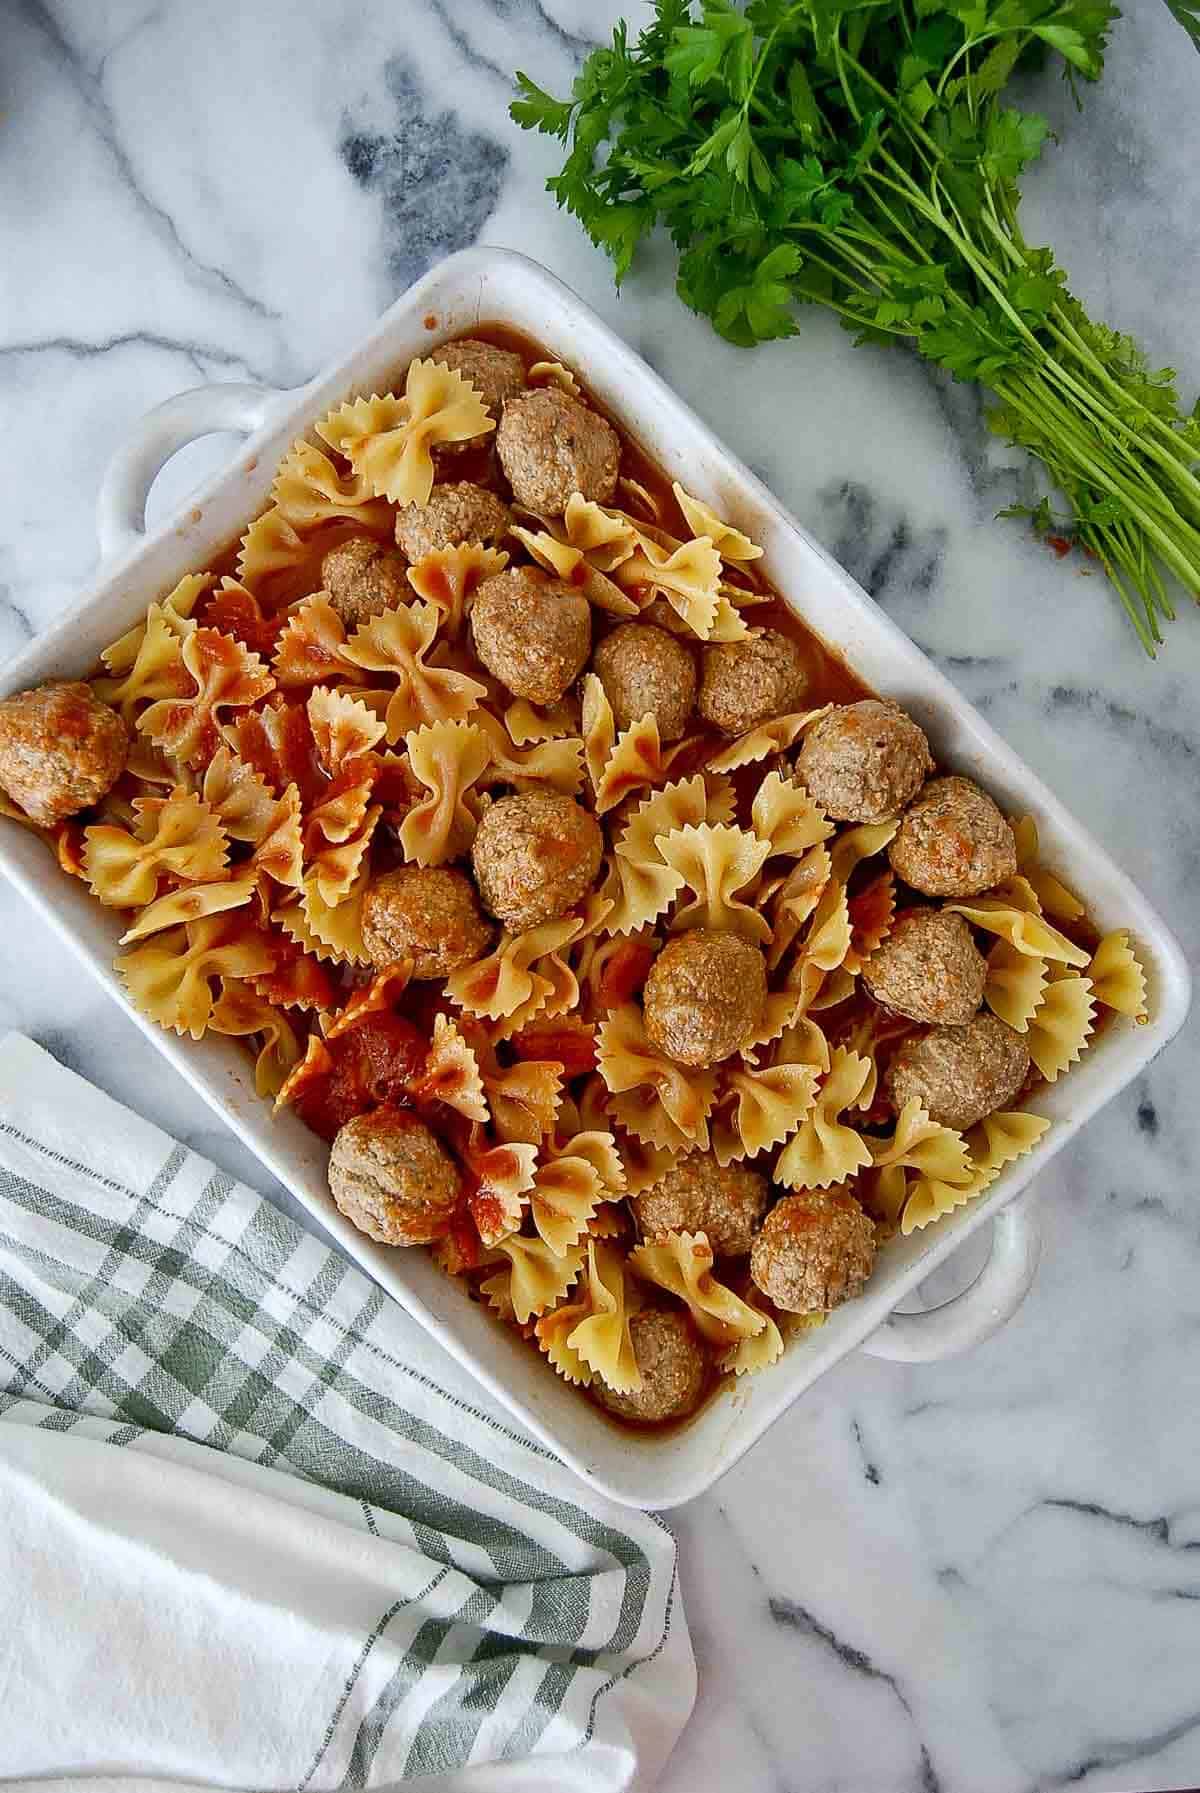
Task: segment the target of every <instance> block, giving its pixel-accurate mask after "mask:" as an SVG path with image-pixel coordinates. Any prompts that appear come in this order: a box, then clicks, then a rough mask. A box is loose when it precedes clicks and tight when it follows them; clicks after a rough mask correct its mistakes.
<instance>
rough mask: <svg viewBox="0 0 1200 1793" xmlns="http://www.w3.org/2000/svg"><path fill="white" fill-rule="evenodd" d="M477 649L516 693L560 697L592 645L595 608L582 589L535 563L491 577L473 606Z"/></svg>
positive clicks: (538, 699)
mask: <svg viewBox="0 0 1200 1793" xmlns="http://www.w3.org/2000/svg"><path fill="white" fill-rule="evenodd" d="M471 633H472V636H473V638H474V641H475V652H476V653H477V654H478V655H479V658H480V659H481V660H482V661H483V664H484V665H485V666H486V667H487V669H488V671H489V672H490V673H491V674H492V675H493V676H494V677H495V678H498V679H499V680H500V683H501V684H502V685H506V686H507V687H508V689H509V690H510V691H511V692H512V693H513V695H514V696H515V697H527V698H528V699H529V701H530V702H531V703H537V704H554V703H557V702H558V700H559V698H560V697H561V696H562V695H563V692H564V691H565V690H566V689H567V687H568V685H570V684H571V683H572V682H573V680H574V679H575V678H576V677H577V676H578V674H579V673H580V672H581V671H582V669H583V667H584V665H585V664H586V662H587V657H588V655H589V654H590V653H591V651H592V611H591V606H590V605H589V603H588V601H587V599H586V598H585V597H584V596H583V594H582V593H581V592H578V591H576V590H575V587H574V586H573V585H568V584H567V583H566V581H565V580H562V579H553V578H551V577H550V575H549V574H548V573H542V572H539V571H538V570H537V568H535V567H510V568H509V569H508V571H507V572H505V573H496V574H494V575H493V577H492V578H490V579H485V580H484V582H483V584H482V585H481V586H480V587H479V590H478V591H477V592H476V593H475V607H474V609H473V610H472V612H471Z"/></svg>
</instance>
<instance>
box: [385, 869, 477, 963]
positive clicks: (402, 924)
mask: <svg viewBox="0 0 1200 1793" xmlns="http://www.w3.org/2000/svg"><path fill="white" fill-rule="evenodd" d="M493 931H494V930H493V928H492V926H491V924H490V923H489V922H487V921H485V920H484V918H483V916H482V915H481V914H480V913H479V904H478V902H477V900H476V897H475V886H474V885H473V884H472V883H471V880H470V879H469V878H468V877H467V874H466V873H465V872H460V871H458V870H457V869H456V868H455V867H454V866H433V865H431V866H419V865H402V866H400V867H399V868H398V869H397V870H396V871H394V872H385V873H384V875H383V877H382V878H375V879H373V880H372V882H371V883H370V884H369V885H368V886H367V890H366V895H365V896H364V897H363V906H362V936H363V944H364V945H365V947H366V949H367V952H368V954H369V955H370V958H371V960H372V961H373V963H374V964H376V965H379V966H383V965H391V964H392V963H393V962H394V961H395V960H396V959H411V960H412V962H413V973H412V974H413V976H414V977H415V978H428V977H449V975H450V973H451V972H452V971H457V970H458V967H459V966H460V965H469V964H470V963H471V961H472V960H473V959H478V958H479V957H480V956H481V955H482V954H483V953H485V952H486V951H487V949H488V946H489V945H490V944H491V939H492V934H493Z"/></svg>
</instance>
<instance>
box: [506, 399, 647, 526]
mask: <svg viewBox="0 0 1200 1793" xmlns="http://www.w3.org/2000/svg"><path fill="white" fill-rule="evenodd" d="M496 453H497V454H498V455H499V456H500V465H501V466H502V467H503V469H504V474H505V478H506V479H507V480H508V483H509V485H510V486H511V487H512V490H513V497H514V498H515V499H516V501H517V503H518V504H522V505H524V506H525V509H526V510H531V511H536V512H537V514H538V515H539V516H544V517H561V515H562V513H563V512H564V511H565V510H566V508H567V500H568V499H569V498H570V497H571V495H572V493H574V492H581V493H582V494H583V496H584V497H585V498H594V499H595V500H596V502H597V503H598V504H608V503H610V502H611V500H612V497H613V494H614V493H615V492H616V489H617V472H618V469H619V467H620V462H621V444H620V440H619V438H618V436H617V432H616V431H615V430H614V429H613V427H612V425H611V424H610V423H606V422H605V420H604V418H603V417H600V416H598V415H597V413H596V412H595V411H589V410H588V408H587V406H586V405H581V404H580V402H579V400H578V399H577V398H572V397H571V396H570V394H569V393H566V392H561V391H560V390H559V388H558V387H557V386H542V387H539V388H537V390H536V391H533V392H527V393H525V394H524V396H523V397H521V398H518V399H512V400H510V401H509V403H508V404H507V405H505V407H504V415H503V417H502V418H501V419H500V428H499V430H498V431H497V433H496Z"/></svg>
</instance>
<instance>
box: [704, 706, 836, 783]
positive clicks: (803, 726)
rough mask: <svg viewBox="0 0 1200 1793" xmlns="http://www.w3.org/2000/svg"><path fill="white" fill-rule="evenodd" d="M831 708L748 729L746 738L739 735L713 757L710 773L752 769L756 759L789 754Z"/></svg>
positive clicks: (793, 714) (802, 711) (803, 711)
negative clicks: (741, 767)
mask: <svg viewBox="0 0 1200 1793" xmlns="http://www.w3.org/2000/svg"><path fill="white" fill-rule="evenodd" d="M830 708H831V706H830V705H829V704H825V705H823V706H822V708H821V709H819V710H797V711H794V712H793V713H792V714H791V715H788V716H775V717H773V718H772V719H771V721H770V722H760V723H759V724H758V726H757V728H751V729H747V731H746V733H745V734H744V735H739V736H738V738H737V740H736V741H733V742H731V743H730V745H729V746H728V747H725V748H723V749H722V751H721V752H720V753H718V754H714V756H713V758H712V759H710V760H709V762H708V769H709V771H710V772H735V771H736V770H737V769H738V767H739V766H751V765H753V764H754V763H755V761H757V760H765V759H770V758H771V757H772V755H774V754H777V753H787V752H789V751H790V749H791V748H793V747H794V746H795V745H796V742H797V741H798V740H799V739H800V737H801V735H802V734H804V733H805V732H806V731H807V730H808V729H810V728H811V727H812V726H813V724H814V722H819V721H820V720H821V718H822V716H828V714H829V711H830Z"/></svg>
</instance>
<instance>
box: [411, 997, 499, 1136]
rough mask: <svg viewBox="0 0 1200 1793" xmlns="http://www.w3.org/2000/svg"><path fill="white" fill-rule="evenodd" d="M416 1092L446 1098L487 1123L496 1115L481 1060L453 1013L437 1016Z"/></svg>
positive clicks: (434, 1098) (433, 1098)
mask: <svg viewBox="0 0 1200 1793" xmlns="http://www.w3.org/2000/svg"><path fill="white" fill-rule="evenodd" d="M414 1093H415V1094H416V1095H418V1096H419V1097H421V1099H422V1100H424V1101H427V1102H433V1101H437V1102H444V1103H445V1104H446V1106H447V1107H448V1108H453V1109H455V1110H456V1111H457V1112H458V1113H459V1114H461V1115H465V1116H466V1118H467V1120H469V1121H478V1122H480V1123H484V1124H486V1123H487V1122H488V1121H490V1120H491V1118H492V1116H491V1110H490V1108H489V1107H488V1100H487V1095H486V1092H485V1091H484V1087H483V1077H482V1075H481V1073H480V1069H479V1060H478V1059H477V1058H476V1056H475V1053H474V1051H473V1050H472V1048H471V1047H470V1046H469V1045H468V1043H467V1041H466V1040H465V1039H464V1038H463V1036H462V1034H461V1033H460V1032H459V1030H458V1028H457V1027H456V1025H455V1023H454V1022H453V1021H452V1020H451V1019H450V1017H449V1015H435V1016H434V1019H433V1038H432V1040H431V1041H430V1045H429V1055H428V1057H427V1058H426V1060H425V1066H424V1069H423V1071H422V1073H421V1077H420V1080H419V1082H418V1083H417V1084H416V1086H415V1092H414ZM507 1143H511V1142H507Z"/></svg>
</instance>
